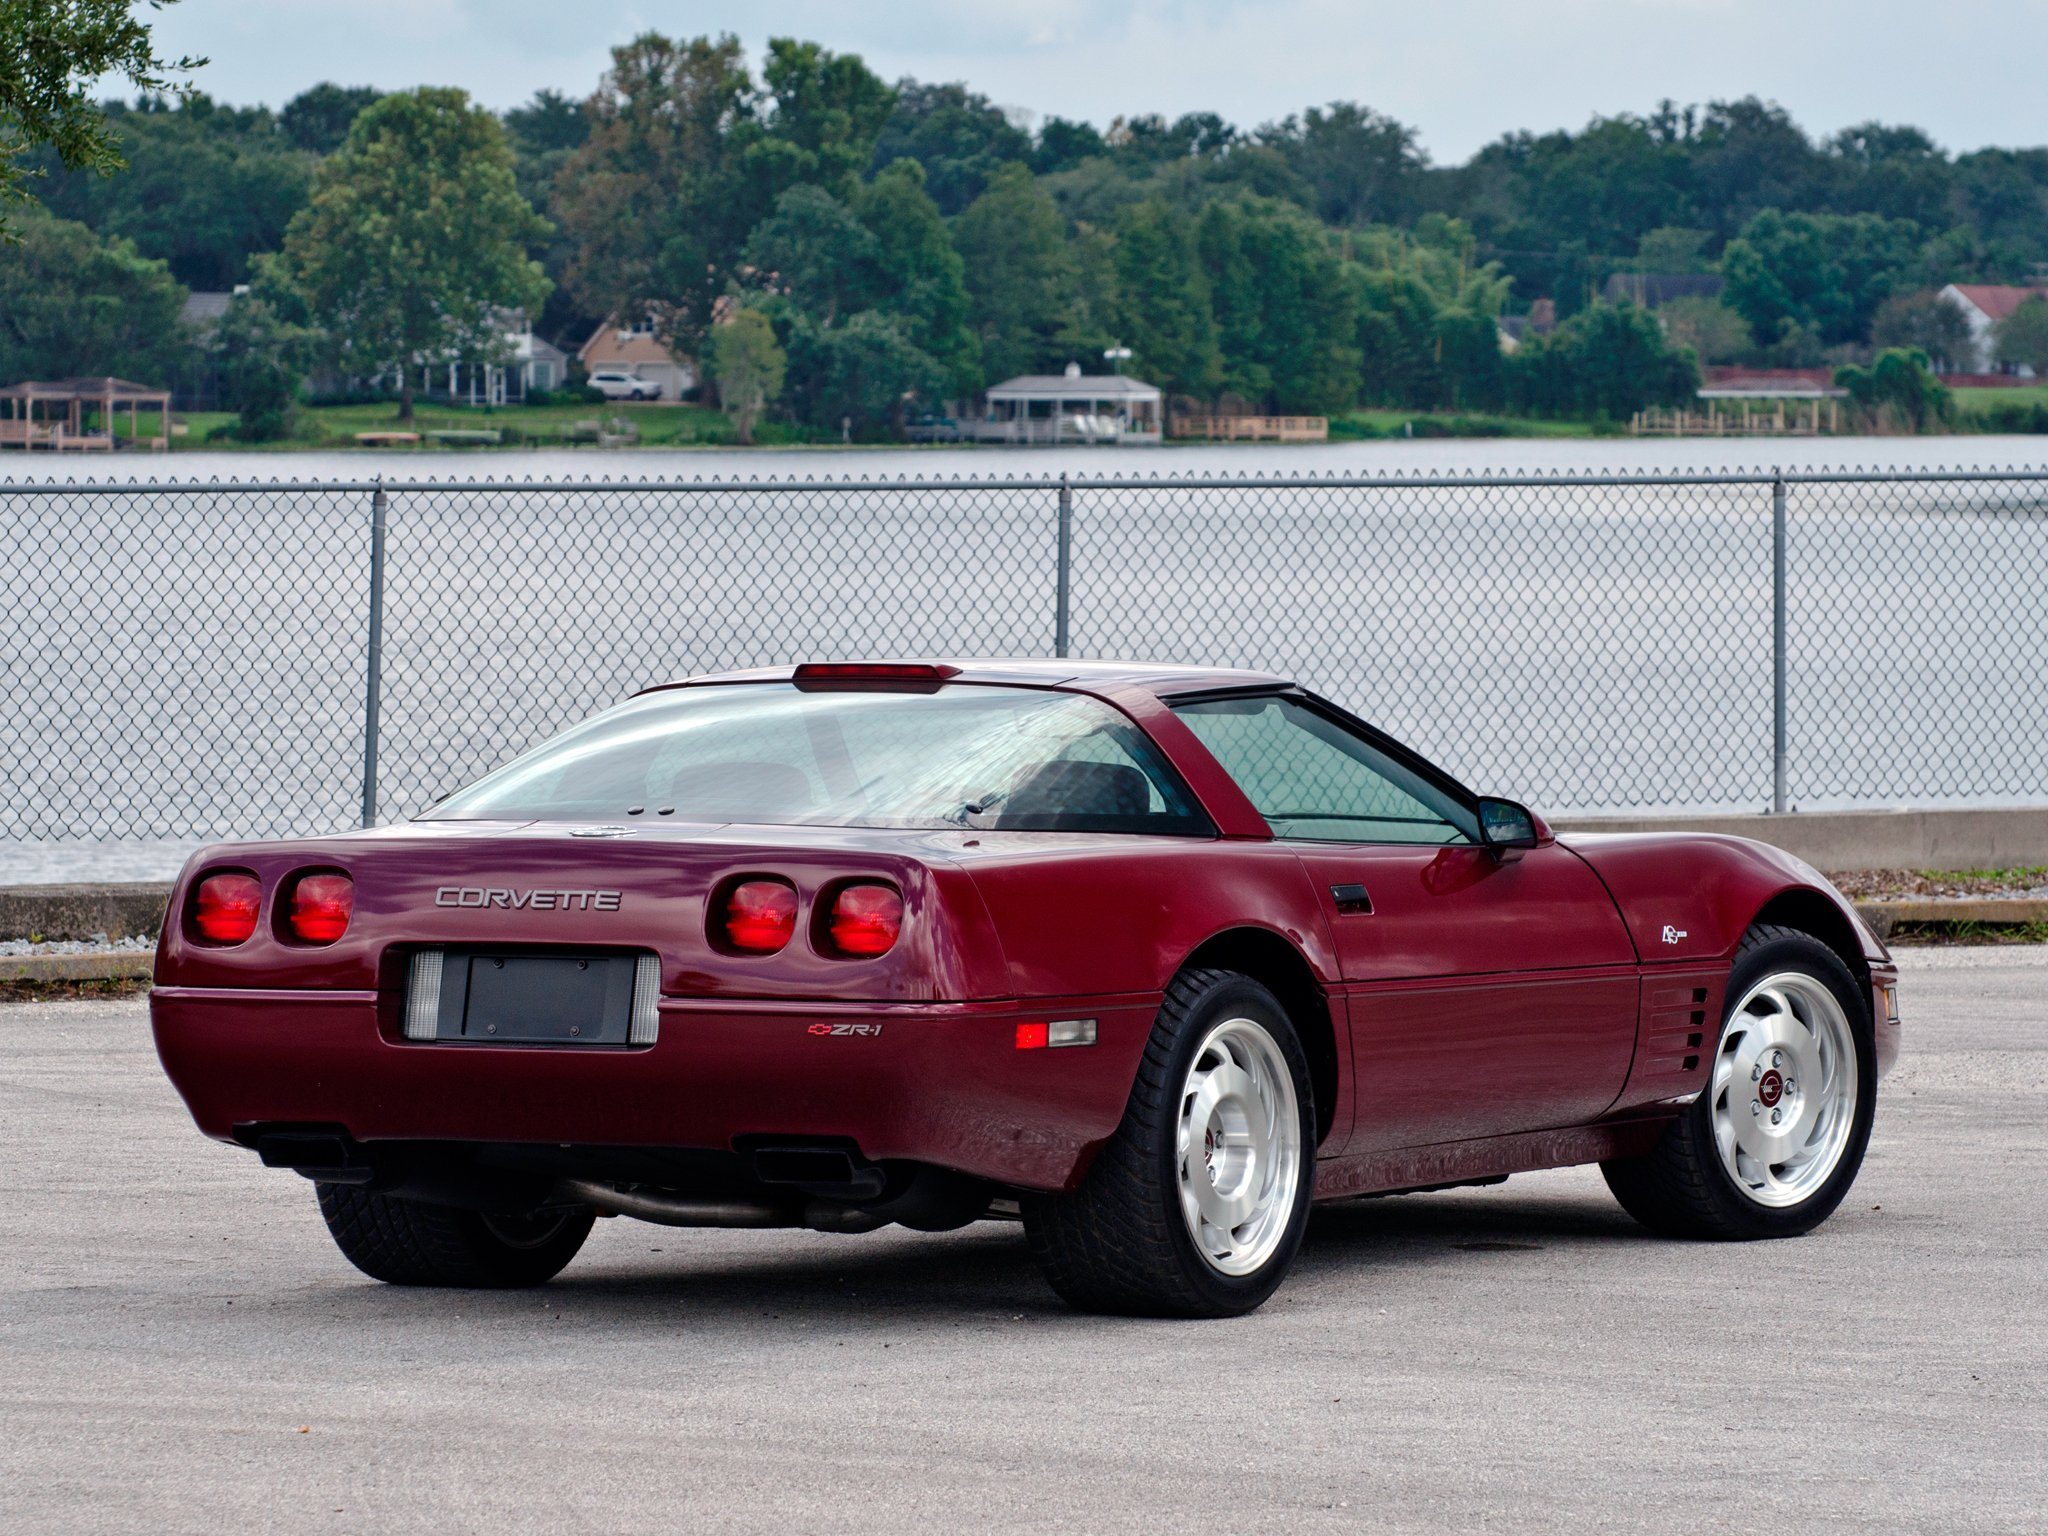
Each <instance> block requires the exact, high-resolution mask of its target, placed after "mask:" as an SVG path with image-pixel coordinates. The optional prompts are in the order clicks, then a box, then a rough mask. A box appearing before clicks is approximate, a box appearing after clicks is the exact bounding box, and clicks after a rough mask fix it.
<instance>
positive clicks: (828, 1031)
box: [811, 1024, 882, 1035]
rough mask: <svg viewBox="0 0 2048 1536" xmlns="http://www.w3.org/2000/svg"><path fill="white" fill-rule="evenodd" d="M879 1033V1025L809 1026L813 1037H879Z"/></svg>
mask: <svg viewBox="0 0 2048 1536" xmlns="http://www.w3.org/2000/svg"><path fill="white" fill-rule="evenodd" d="M881 1032H882V1026H881V1025H879V1024H813V1025H812V1026H811V1033H812V1034H814V1035H879V1034H880V1033H881Z"/></svg>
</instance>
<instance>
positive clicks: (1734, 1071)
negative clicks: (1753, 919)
mask: <svg viewBox="0 0 2048 1536" xmlns="http://www.w3.org/2000/svg"><path fill="white" fill-rule="evenodd" d="M1728 996H1729V999H1730V1005H1729V1008H1728V1012H1727V1017H1726V1019H1725V1021H1724V1022H1723V1024H1722V1028H1721V1042H1720V1048H1719V1050H1718V1051H1717V1052H1716V1053H1715V1056H1714V1064H1713V1070H1712V1074H1711V1076H1710V1077H1709V1079H1708V1083H1707V1086H1706V1087H1705V1088H1703V1089H1702V1090H1701V1091H1700V1095H1699V1097H1698V1098H1697V1099H1695V1100H1694V1101H1693V1102H1692V1104H1691V1105H1689V1106H1688V1107H1687V1109H1686V1111H1685V1113H1684V1114H1683V1115H1681V1116H1680V1117H1679V1119H1678V1120H1676V1121H1675V1122H1673V1124H1672V1125H1671V1127H1670V1129H1668V1130H1667V1131H1665V1133H1664V1135H1663V1138H1662V1139H1661V1140H1660V1141H1659V1142H1658V1143H1657V1145H1656V1147H1655V1148H1654V1149H1652V1150H1651V1151H1650V1152H1649V1153H1648V1154H1647V1155H1645V1156H1642V1157H1636V1158H1627V1159H1620V1160H1616V1161H1613V1162H1608V1163H1603V1164H1601V1172H1602V1173H1603V1174H1605V1175H1606V1178H1607V1187H1608V1188H1609V1189H1611V1190H1613V1191H1614V1196H1615V1198H1616V1199H1617V1200H1619V1201H1620V1202H1621V1205H1622V1209H1624V1210H1626V1211H1627V1212H1628V1213H1629V1214H1630V1215H1631V1216H1633V1217H1635V1218H1636V1220H1638V1221H1640V1222H1641V1223H1643V1225H1644V1226H1646V1227H1649V1228H1651V1229H1653V1230H1655V1231H1658V1232H1665V1233H1669V1234H1671V1235H1672V1236H1675V1237H1704V1238H1759V1237H1796V1236H1798V1235H1799V1234H1800V1233H1803V1232H1810V1231H1812V1230H1813V1229H1814V1228H1815V1227H1817V1226H1819V1225H1820V1224H1821V1223H1822V1222H1823V1221H1825V1220H1827V1218H1828V1217H1829V1215H1831V1214H1832V1213H1833V1211H1834V1209H1835V1207H1836V1206H1838V1205H1840V1204H1841V1203H1842V1197H1843V1196H1844V1195H1846V1194H1848V1192H1849V1186H1850V1185H1851V1184H1852V1183H1854V1182H1855V1179H1856V1172H1857V1170H1858V1169H1859V1168H1860V1167H1861V1166H1862V1163H1863V1153H1864V1149H1865V1147H1866V1146H1867V1145H1868V1144H1869V1141H1870V1123H1871V1117H1872V1115H1873V1113H1874V1111H1875V1109H1876V1106H1877V1070H1876V1062H1875V1059H1874V1055H1873V1052H1872V1048H1871V1029H1870V1009H1869V1004H1868V1002H1867V1001H1866V1000H1865V999H1864V997H1863V994H1862V992H1861V989H1860V988H1858V986H1857V985H1856V981H1855V978H1854V977H1852V976H1851V975H1850V974H1849V969H1848V967H1847V966H1845V965H1843V964H1842V961H1841V959H1840V957H1839V956H1837V955H1836V954H1835V952H1834V951H1833V950H1831V949H1829V948H1828V947H1827V946H1826V945H1825V944H1822V943H1821V942H1820V941H1819V940H1818V939H1815V938H1813V937H1812V936H1811V935H1809V934H1805V933H1800V932H1797V931H1795V930H1793V929H1789V928H1779V927H1773V926H1768V925H1763V924H1759V925H1758V926H1757V927H1755V928H1752V929H1751V930H1750V931H1749V933H1748V934H1747V935H1745V936H1744V938H1743V941H1742V947H1741V948H1740V949H1739V950H1737V951H1736V958H1735V968H1734V971H1733V972H1732V974H1731V975H1730V977H1729V982H1728Z"/></svg>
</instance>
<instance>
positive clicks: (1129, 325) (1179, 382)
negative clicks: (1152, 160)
mask: <svg viewBox="0 0 2048 1536" xmlns="http://www.w3.org/2000/svg"><path fill="white" fill-rule="evenodd" d="M1115 259H1116V282H1117V294H1118V297H1119V299H1120V300H1121V302H1120V304H1119V306H1118V320H1119V326H1118V329H1119V332H1120V339H1121V340H1122V341H1123V342H1124V344H1125V345H1127V346H1128V347H1130V349H1131V353H1132V368H1133V371H1134V372H1136V373H1137V374H1138V375H1139V376H1140V377H1142V378H1144V379H1146V380H1148V381H1149V382H1151V383H1153V384H1157V385H1158V386H1159V387H1160V388H1161V389H1163V390H1166V391H1167V392H1168V393H1170V394H1177V395H1192V396H1195V397H1197V398H1199V399H1204V400H1206V399H1210V398H1212V397H1213V396H1214V395H1215V394H1216V392H1217V390H1219V389H1220V388H1221V387H1222V385H1223V360H1222V358H1221V356H1220V355H1219V354H1218V352H1217V350H1216V322H1215V320H1214V318H1213V317H1212V315H1211V314H1210V310H1209V283H1208V278H1207V276H1206V274H1204V272H1203V270H1202V263H1201V260H1200V257H1199V256H1198V254H1197V252H1196V249H1195V238H1194V226H1193V224H1192V222H1191V221H1190V220H1189V219H1188V217H1187V215H1186V214H1184V213H1181V212H1179V211H1178V210H1176V209H1173V208H1169V207H1168V206H1167V205H1166V204H1164V203H1161V202H1149V203H1141V204H1140V205H1139V206H1138V207H1136V208H1134V209H1132V210H1131V211H1130V212H1129V213H1128V214H1126V215H1125V216H1124V218H1123V220H1122V221H1121V223H1120V225H1119V227H1118V230H1117V243H1116V258H1115Z"/></svg>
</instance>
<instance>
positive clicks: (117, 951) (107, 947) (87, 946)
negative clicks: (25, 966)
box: [0, 933, 156, 960]
mask: <svg viewBox="0 0 2048 1536" xmlns="http://www.w3.org/2000/svg"><path fill="white" fill-rule="evenodd" d="M155 948H156V938H155V936H154V935H149V936H145V935H143V934H139V933H138V934H130V935H129V936H128V937H127V938H125V939H110V938H108V937H107V936H106V935H105V934H104V933H96V934H94V935H93V936H92V937H91V938H89V939H43V940H30V939H0V959H7V960H15V959H21V958H24V957H29V958H33V957H37V956H41V955H132V954H137V953H147V952H148V951H150V950H152V949H155Z"/></svg>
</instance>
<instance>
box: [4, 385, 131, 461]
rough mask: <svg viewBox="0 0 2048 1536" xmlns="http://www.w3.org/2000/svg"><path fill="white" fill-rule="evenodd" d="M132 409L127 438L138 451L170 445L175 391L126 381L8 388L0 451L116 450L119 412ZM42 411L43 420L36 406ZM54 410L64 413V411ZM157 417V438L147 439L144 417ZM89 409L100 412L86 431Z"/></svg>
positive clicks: (5, 394) (5, 391) (5, 392)
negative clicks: (150, 412)
mask: <svg viewBox="0 0 2048 1536" xmlns="http://www.w3.org/2000/svg"><path fill="white" fill-rule="evenodd" d="M124 405H125V406H127V407H128V439H129V441H130V442H132V443H134V444H136V445H137V446H138V447H139V446H140V445H141V444H142V443H144V442H145V441H146V442H147V443H148V444H149V446H150V447H152V448H156V449H164V448H168V447H170V445H171V437H170V433H171V392H170V391H169V390H167V389H152V388H151V387H150V386H149V385H147V384H131V383H130V382H128V380H126V379H114V378H98V379H47V380H32V381H30V382H29V383H26V384H9V385H8V386H7V387H6V388H4V389H0V447H9V448H54V449H59V450H62V449H65V448H79V449H91V448H103V449H111V448H113V446H114V413H115V411H117V410H118V409H120V408H121V407H122V406H124ZM37 406H41V407H43V411H42V414H41V415H40V417H39V416H38V414H37V411H36V407H37ZM53 408H61V414H60V413H59V410H57V409H53ZM144 408H154V409H155V410H156V412H157V423H158V431H157V433H156V435H155V436H153V437H149V438H147V439H145V438H144V437H143V436H142V425H141V421H140V413H141V412H142V410H143V409H144ZM88 409H96V410H97V411H98V412H99V420H98V422H97V423H96V424H95V426H94V429H93V430H91V431H87V430H86V424H85V417H86V411H87V410H88Z"/></svg>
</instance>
